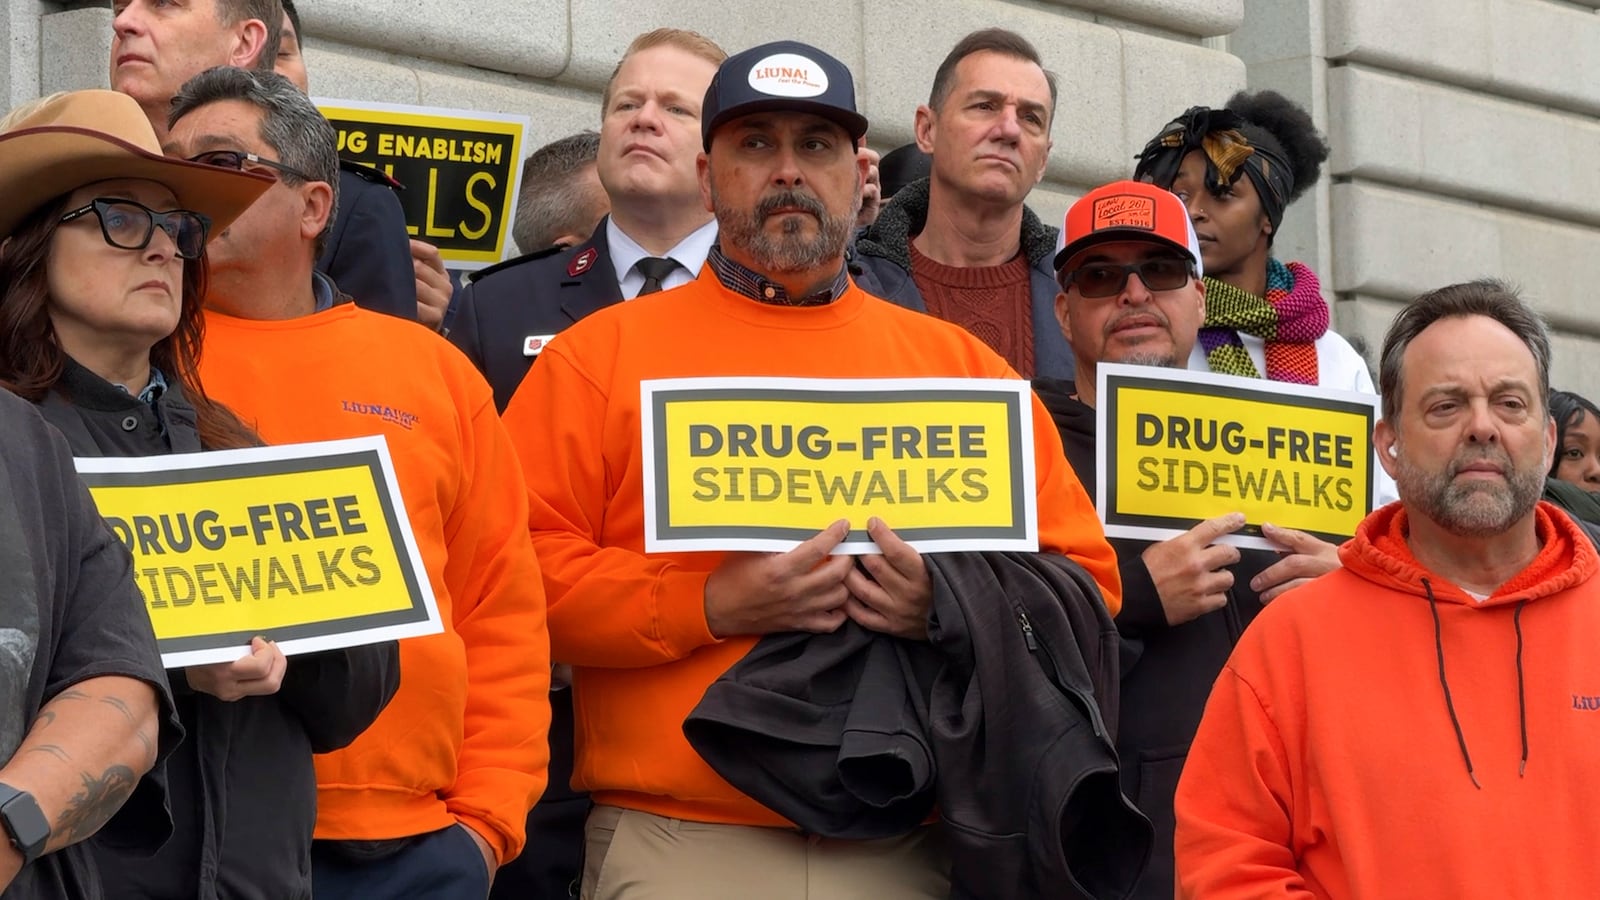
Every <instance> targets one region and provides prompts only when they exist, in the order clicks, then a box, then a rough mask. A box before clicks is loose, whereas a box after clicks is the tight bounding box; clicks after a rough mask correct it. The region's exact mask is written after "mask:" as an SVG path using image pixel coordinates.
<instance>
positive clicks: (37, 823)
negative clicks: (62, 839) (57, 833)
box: [0, 783, 50, 865]
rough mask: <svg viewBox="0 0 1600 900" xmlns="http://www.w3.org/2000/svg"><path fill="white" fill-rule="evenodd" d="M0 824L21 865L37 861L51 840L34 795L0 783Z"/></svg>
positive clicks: (47, 823) (48, 824)
mask: <svg viewBox="0 0 1600 900" xmlns="http://www.w3.org/2000/svg"><path fill="white" fill-rule="evenodd" d="M0 825H3V826H5V830H6V836H7V837H9V838H10V839H11V846H13V847H16V848H17V852H18V853H21V854H22V864H23V865H27V864H28V863H31V862H33V861H34V860H36V859H38V858H39V854H41V853H43V852H44V845H45V844H47V843H49V841H50V822H49V821H48V820H46V819H45V817H44V812H43V811H42V810H40V809H39V804H38V802H37V801H35V800H34V799H33V795H32V794H30V793H28V792H27V791H19V790H17V789H16V788H14V787H12V786H11V785H9V784H4V783H0Z"/></svg>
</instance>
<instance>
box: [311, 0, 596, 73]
mask: <svg viewBox="0 0 1600 900" xmlns="http://www.w3.org/2000/svg"><path fill="white" fill-rule="evenodd" d="M302 12H303V15H304V19H305V26H306V33H307V34H308V35H309V36H310V37H312V38H313V39H315V38H317V37H322V36H325V37H329V38H333V39H334V40H337V41H341V42H344V43H348V44H355V45H358V46H362V47H371V48H374V49H378V50H389V51H393V52H396V53H402V54H405V55H408V56H420V57H427V58H430V59H439V60H448V61H450V62H456V63H464V64H467V65H473V66H478V67H481V68H485V69H494V70H497V71H501V72H511V73H515V74H519V75H533V76H537V77H543V78H550V77H554V76H556V75H559V74H560V73H561V71H562V70H563V69H565V68H566V66H567V43H568V34H567V31H568V28H567V23H568V21H569V19H568V17H567V4H566V2H565V0H472V2H471V3H457V2H453V0H390V2H387V3H384V4H382V6H381V7H378V6H375V5H374V4H372V3H370V2H366V0H317V2H316V3H308V4H306V8H305V9H304V10H303V11H302Z"/></svg>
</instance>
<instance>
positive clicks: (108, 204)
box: [60, 197, 211, 259]
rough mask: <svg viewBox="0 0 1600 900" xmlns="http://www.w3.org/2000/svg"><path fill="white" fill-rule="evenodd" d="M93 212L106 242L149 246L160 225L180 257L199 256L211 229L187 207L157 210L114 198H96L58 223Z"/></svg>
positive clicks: (128, 247)
mask: <svg viewBox="0 0 1600 900" xmlns="http://www.w3.org/2000/svg"><path fill="white" fill-rule="evenodd" d="M89 213H94V215H95V218H97V219H99V220H100V234H101V236H103V237H104V238H105V239H106V243H108V244H110V245H111V246H113V247H116V248H118V249H119V250H143V249H144V248H146V247H148V246H150V237H151V236H152V235H154V234H155V233H156V228H157V226H159V227H160V228H161V230H162V231H165V232H166V233H167V237H170V238H172V243H173V245H174V248H175V251H174V252H176V253H177V254H178V257H179V258H180V259H199V258H200V254H201V253H203V252H205V249H206V232H208V231H210V230H211V220H210V219H208V218H206V217H205V216H203V215H201V214H200V213H197V212H194V211H193V210H188V209H174V210H169V211H167V212H156V211H155V210H153V209H151V208H150V207H148V206H145V205H144V204H143V203H137V202H135V201H133V200H114V199H111V198H109V197H97V198H95V199H94V200H91V201H89V203H88V205H86V206H81V207H79V208H77V209H75V210H73V211H71V212H69V213H67V214H65V215H63V216H62V217H61V220H60V221H61V222H63V223H66V222H71V221H72V220H73V219H76V218H79V217H80V216H86V215H88V214H89Z"/></svg>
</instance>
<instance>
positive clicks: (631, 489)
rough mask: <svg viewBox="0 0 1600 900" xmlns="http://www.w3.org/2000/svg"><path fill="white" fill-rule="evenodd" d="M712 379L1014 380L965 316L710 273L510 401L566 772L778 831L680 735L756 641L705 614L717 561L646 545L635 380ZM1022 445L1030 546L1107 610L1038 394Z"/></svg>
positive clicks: (567, 340)
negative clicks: (565, 681)
mask: <svg viewBox="0 0 1600 900" xmlns="http://www.w3.org/2000/svg"><path fill="white" fill-rule="evenodd" d="M712 375H746V376H763V375H766V376H785V375H787V376H799V375H804V376H811V377H822V378H827V377H833V378H846V377H848V378H887V377H931V376H975V377H984V378H1015V377H1016V375H1015V373H1013V372H1012V371H1011V369H1010V367H1008V366H1007V365H1006V363H1005V360H1003V359H1001V358H1000V357H999V356H997V355H996V354H995V353H994V352H993V351H992V350H990V349H989V348H988V347H987V346H985V345H984V344H983V343H982V342H980V341H979V340H978V339H977V338H974V337H972V336H971V335H970V334H968V333H967V332H966V331H964V330H962V329H961V328H960V327H958V326H955V325H951V324H949V323H947V322H942V321H940V320H938V319H935V318H933V317H931V316H926V315H923V314H921V313H916V312H911V311H909V310H906V309H902V308H900V307H897V306H893V305H891V304H889V303H887V302H885V301H882V300H879V299H876V298H873V297H869V296H868V295H867V294H866V293H864V292H862V291H861V290H860V289H859V288H857V287H856V286H855V285H854V284H851V285H850V287H849V289H848V290H847V291H846V293H845V294H844V296H842V297H840V298H839V299H838V300H836V301H834V302H833V303H829V304H826V305H823V306H809V307H794V306H776V305H771V304H764V303H758V302H756V301H754V300H750V299H747V298H746V297H744V296H742V295H739V294H736V293H734V292H733V291H730V290H728V289H727V288H725V287H723V286H722V284H721V282H719V281H718V280H717V277H716V275H715V274H714V273H713V272H712V270H711V269H710V268H709V267H708V268H707V269H706V271H705V273H703V274H702V275H701V276H700V279H699V280H698V281H695V282H692V283H690V284H688V285H685V286H683V287H680V288H677V289H675V290H671V291H666V292H663V293H660V294H653V295H651V296H648V297H642V298H639V299H637V300H630V301H628V302H627V303H626V304H619V305H617V306H613V307H610V308H607V309H604V310H601V311H600V312H597V313H594V314H593V315H591V316H589V317H587V318H585V319H584V320H583V321H581V322H579V323H578V324H576V325H574V326H573V327H572V328H570V329H568V330H567V331H565V332H563V333H562V334H561V335H559V336H558V337H556V339H555V340H554V341H552V342H551V343H550V345H549V346H548V347H547V348H546V349H545V351H544V352H543V353H542V354H540V356H539V362H538V363H537V364H535V365H534V366H533V368H532V369H530V370H529V374H528V377H527V378H526V379H525V380H524V381H523V382H522V386H521V387H520V388H518V390H517V393H516V395H515V396H514V397H512V400H511V404H510V405H509V406H508V407H507V408H506V411H505V421H506V427H507V428H509V429H510V430H511V434H512V439H513V440H514V441H515V442H516V444H517V452H518V456H519V457H520V458H521V459H522V461H523V469H524V472H525V474H526V476H527V479H528V487H529V491H530V496H531V500H530V515H531V518H532V522H533V538H534V546H535V547H536V549H537V550H538V552H539V564H540V566H541V567H542V568H543V570H544V575H545V592H546V595H547V596H548V598H549V602H550V640H551V648H552V655H553V656H554V657H555V659H556V661H557V662H566V663H572V664H573V665H574V666H575V669H574V673H573V688H574V693H573V703H574V707H575V710H576V719H577V766H576V772H575V776H574V783H575V784H576V785H578V786H579V787H582V788H584V789H587V790H591V791H593V792H594V794H595V799H596V800H597V801H599V802H602V803H608V804H612V805H617V806H624V807H629V808H633V809H641V810H644V811H646V812H652V813H655V814H657V815H662V816H667V817H673V818H683V819H690V820H693V821H702V822H723V823H729V824H739V825H773V826H782V825H786V824H788V823H786V822H785V821H784V820H783V819H782V818H781V817H779V816H778V815H777V814H776V813H774V812H772V811H771V810H769V809H767V808H766V807H764V806H762V805H761V804H759V803H757V802H756V801H755V800H752V799H750V798H749V797H747V796H745V795H743V794H741V793H740V792H739V791H737V790H735V789H734V788H733V787H732V786H731V785H729V784H728V783H727V782H726V781H724V780H722V778H721V777H719V776H718V775H717V774H716V773H715V772H713V771H712V770H711V767H710V766H708V765H706V763H705V762H704V761H703V760H702V759H701V758H700V757H699V755H698V754H696V753H695V751H694V750H693V748H691V747H690V746H689V742H688V741H687V740H686V739H685V738H684V736H683V720H684V717H685V716H687V715H688V713H689V711H690V710H691V709H693V708H694V706H695V704H696V703H698V702H699V700H700V697H701V695H702V694H703V693H704V692H705V689H706V688H707V687H708V686H710V684H711V682H713V681H715V680H716V678H717V677H718V676H719V675H721V674H722V673H723V672H724V671H725V670H726V669H727V668H728V667H729V666H731V665H732V664H733V663H734V662H736V661H737V660H739V659H740V658H741V657H743V656H744V655H745V653H746V652H748V651H749V649H750V648H751V647H752V646H754V645H755V638H752V637H738V638H730V639H727V640H722V641H719V640H717V639H716V638H714V637H713V636H712V635H711V632H710V629H709V626H708V625H707V624H706V613H705V582H706V576H707V574H709V573H710V572H711V570H712V569H714V568H716V566H717V564H718V563H719V562H721V561H722V558H723V556H724V554H722V553H716V552H704V553H667V554H651V555H646V554H645V553H644V500H643V490H644V482H643V463H642V453H641V447H640V430H639V422H640V417H639V382H640V381H641V380H643V379H647V378H683V377H693V376H712ZM1032 440H1033V445H1034V452H1035V454H1036V456H1037V468H1036V471H1035V476H1036V479H1037V495H1038V510H1039V541H1040V544H1041V546H1042V547H1044V548H1045V549H1047V550H1054V551H1057V552H1061V553H1065V554H1067V555H1069V556H1071V557H1072V558H1073V559H1075V560H1077V561H1078V562H1080V563H1081V564H1082V565H1083V566H1084V568H1085V569H1087V570H1088V572H1089V574H1090V575H1091V576H1092V577H1093V578H1094V579H1095V581H1096V582H1097V583H1098V584H1099V585H1100V587H1101V590H1102V592H1103V594H1104V596H1105V601H1106V604H1107V605H1108V606H1109V607H1110V608H1111V610H1112V612H1113V613H1115V612H1116V610H1117V609H1118V608H1119V607H1120V605H1121V584H1120V582H1119V580H1118V576H1117V560H1116V554H1115V553H1113V552H1112V550H1111V547H1110V545H1109V544H1107V543H1106V539H1105V535H1104V533H1103V531H1102V530H1101V527H1100V523H1099V520H1098V519H1097V518H1096V516H1095V511H1094V506H1093V504H1092V503H1091V502H1090V501H1089V498H1088V497H1087V495H1085V494H1084V491H1083V487H1082V486H1081V485H1080V484H1079V483H1078V480H1077V478H1076V477H1075V476H1074V475H1073V474H1072V469H1071V467H1070V466H1068V465H1067V461H1066V458H1065V457H1064V456H1063V455H1062V451H1061V438H1060V435H1059V434H1058V433H1057V432H1056V429H1055V426H1054V425H1052V424H1051V421H1050V416H1049V414H1048V413H1047V412H1046V411H1045V409H1044V407H1043V406H1042V405H1041V404H1040V403H1039V401H1038V400H1037V399H1034V401H1033V435H1032ZM885 519H886V521H887V522H888V524H889V526H890V527H893V526H894V517H893V515H892V514H886V515H885Z"/></svg>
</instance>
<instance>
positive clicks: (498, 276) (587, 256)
mask: <svg viewBox="0 0 1600 900" xmlns="http://www.w3.org/2000/svg"><path fill="white" fill-rule="evenodd" d="M609 221H610V217H609V216H607V217H606V218H604V219H601V220H600V224H599V226H597V227H596V228H595V230H594V234H593V235H591V236H590V237H589V240H587V241H585V242H583V243H581V244H579V245H577V246H576V247H568V248H566V249H560V250H558V249H550V250H541V251H539V252H537V253H530V254H528V255H526V256H520V257H518V258H516V259H513V260H507V261H506V262H503V263H501V264H499V265H497V266H493V267H491V268H488V269H484V270H483V271H481V272H479V273H478V274H477V276H476V277H474V278H473V279H472V281H471V282H469V283H468V284H466V285H464V286H462V288H461V297H460V299H459V300H458V301H457V309H456V316H455V320H454V322H453V323H452V324H451V327H450V333H449V335H447V337H448V338H449V339H450V342H451V343H452V344H455V345H456V346H457V347H460V348H461V349H462V351H463V352H465V353H466V354H467V357H468V358H469V359H471V360H472V364H473V365H475V366H477V367H478V371H480V372H482V373H483V377H484V378H485V379H487V380H488V382H489V386H490V387H492V388H494V405H495V407H496V408H497V409H499V410H500V411H502V412H504V411H505V408H506V404H508V403H510V402H511V395H512V394H514V393H516V390H517V385H519V384H521V383H522V377H523V376H524V375H527V374H528V367H529V366H531V365H533V361H534V359H536V358H537V357H538V355H539V351H541V350H542V349H543V342H544V341H546V340H549V338H550V336H551V335H554V334H558V333H560V332H561V331H563V330H564V329H566V328H568V327H569V326H571V325H572V323H574V322H576V321H578V320H579V319H581V318H583V317H584V316H587V315H588V314H590V313H592V312H594V311H595V310H597V309H603V308H605V307H607V306H610V305H611V304H613V303H617V302H620V301H621V300H622V288H621V287H619V286H618V285H617V273H616V269H615V268H614V267H613V266H612V264H611V252H610V250H609V249H608V248H607V246H606V223H607V222H609Z"/></svg>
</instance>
